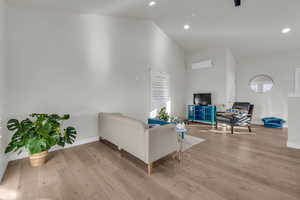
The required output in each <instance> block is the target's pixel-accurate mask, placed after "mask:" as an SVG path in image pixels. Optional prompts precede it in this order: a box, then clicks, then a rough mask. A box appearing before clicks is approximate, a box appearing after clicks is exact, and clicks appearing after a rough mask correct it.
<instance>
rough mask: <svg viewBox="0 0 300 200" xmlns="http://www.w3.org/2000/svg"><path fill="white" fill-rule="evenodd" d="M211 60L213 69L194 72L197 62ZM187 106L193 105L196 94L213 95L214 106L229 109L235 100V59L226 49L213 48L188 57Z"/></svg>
mask: <svg viewBox="0 0 300 200" xmlns="http://www.w3.org/2000/svg"><path fill="white" fill-rule="evenodd" d="M209 59H211V60H212V61H213V67H211V68H205V69H198V70H192V69H191V67H192V64H193V63H195V62H200V61H205V60H209ZM186 62H187V96H186V102H187V104H193V94H194V93H205V92H207V93H212V94H213V96H212V104H224V105H226V107H227V108H229V107H231V106H232V102H233V101H234V100H235V93H236V92H235V82H236V80H235V75H236V69H235V59H234V56H233V55H232V53H231V51H230V50H229V49H226V48H211V49H206V50H203V51H200V52H197V53H194V54H190V55H187V58H186Z"/></svg>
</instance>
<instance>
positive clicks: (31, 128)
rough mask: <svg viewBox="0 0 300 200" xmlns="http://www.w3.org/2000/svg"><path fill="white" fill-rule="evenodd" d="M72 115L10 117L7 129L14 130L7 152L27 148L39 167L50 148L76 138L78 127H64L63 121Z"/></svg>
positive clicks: (33, 163) (35, 165) (20, 150)
mask: <svg viewBox="0 0 300 200" xmlns="http://www.w3.org/2000/svg"><path fill="white" fill-rule="evenodd" d="M69 118H70V115H67V114H66V115H63V116H59V115H57V114H37V113H34V114H31V115H30V118H27V119H24V120H22V121H18V120H17V119H10V120H9V121H8V122H7V129H8V130H9V131H12V132H14V134H13V136H12V138H11V141H10V143H9V144H8V146H7V147H6V149H5V153H9V152H18V154H20V153H21V152H22V150H23V149H26V150H27V151H28V153H29V155H30V163H31V166H33V167H38V166H41V165H43V164H44V163H45V162H46V157H47V155H48V150H49V149H51V148H52V147H54V146H55V145H59V146H61V147H64V146H65V145H66V144H73V143H74V141H75V139H76V135H77V132H76V129H75V128H74V127H66V128H65V129H62V127H61V125H62V121H65V120H68V119H69Z"/></svg>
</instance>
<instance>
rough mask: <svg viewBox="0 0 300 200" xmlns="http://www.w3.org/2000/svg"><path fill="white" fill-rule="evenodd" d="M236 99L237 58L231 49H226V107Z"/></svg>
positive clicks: (230, 105)
mask: <svg viewBox="0 0 300 200" xmlns="http://www.w3.org/2000/svg"><path fill="white" fill-rule="evenodd" d="M235 101H236V60H235V58H234V56H233V54H232V52H231V50H230V49H226V103H225V104H226V107H227V108H230V107H232V105H233V103H234V102H235Z"/></svg>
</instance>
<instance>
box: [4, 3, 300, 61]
mask: <svg viewBox="0 0 300 200" xmlns="http://www.w3.org/2000/svg"><path fill="white" fill-rule="evenodd" d="M155 1H156V5H155V6H152V7H150V6H149V2H150V0H8V2H9V3H10V4H11V5H16V6H25V7H36V8H38V9H55V10H61V11H72V12H78V13H92V14H100V15H110V16H118V17H134V18H141V19H148V20H152V21H154V22H155V23H156V24H157V25H158V26H159V27H160V28H161V29H162V30H163V31H164V32H165V33H166V34H168V35H169V36H170V37H171V38H173V39H174V40H175V41H176V42H177V43H178V44H179V45H180V46H181V47H182V48H184V50H185V51H186V52H195V51H198V50H203V49H205V48H213V47H226V48H230V49H231V50H232V52H233V54H234V55H235V56H236V57H237V58H241V57H249V56H256V55H261V54H270V53H274V52H284V51H292V50H296V49H299V48H300V22H299V19H300V12H299V10H300V1H299V0H242V6H241V7H237V8H236V7H234V4H233V0H155ZM185 24H189V25H190V29H189V30H184V29H183V26H184V25H185ZM286 27H290V28H291V29H292V31H291V32H290V33H288V34H282V33H281V30H282V29H283V28H286Z"/></svg>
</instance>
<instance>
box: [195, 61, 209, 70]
mask: <svg viewBox="0 0 300 200" xmlns="http://www.w3.org/2000/svg"><path fill="white" fill-rule="evenodd" d="M212 66H213V62H212V60H205V61H201V62H197V63H193V64H192V69H193V70H196V69H204V68H210V67H212Z"/></svg>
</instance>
